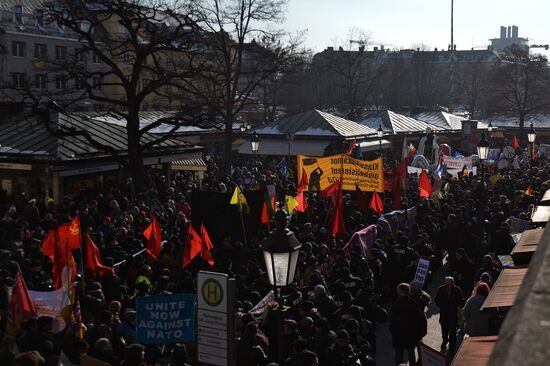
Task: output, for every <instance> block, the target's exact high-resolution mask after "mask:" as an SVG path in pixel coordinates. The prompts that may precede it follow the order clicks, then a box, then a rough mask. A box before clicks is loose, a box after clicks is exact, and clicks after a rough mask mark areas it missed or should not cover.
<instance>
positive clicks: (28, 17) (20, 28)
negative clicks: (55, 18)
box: [0, 0, 78, 40]
mask: <svg viewBox="0 0 550 366" xmlns="http://www.w3.org/2000/svg"><path fill="white" fill-rule="evenodd" d="M47 2H48V1H46V0H1V1H0V28H1V29H3V30H5V31H10V32H17V33H22V34H34V35H43V36H44V35H47V36H52V37H57V38H65V39H72V40H76V39H77V38H78V36H77V35H76V33H74V32H72V31H70V30H68V29H60V28H58V27H57V24H54V23H53V22H52V23H48V21H47V20H44V24H43V25H40V26H39V25H38V23H37V17H36V15H37V14H38V11H39V10H45V9H46V7H47V6H48V5H47ZM17 5H21V14H22V15H21V18H22V22H21V23H16V22H14V21H13V13H14V10H15V6H17Z"/></svg>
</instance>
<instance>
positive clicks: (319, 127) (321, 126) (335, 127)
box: [256, 109, 376, 138]
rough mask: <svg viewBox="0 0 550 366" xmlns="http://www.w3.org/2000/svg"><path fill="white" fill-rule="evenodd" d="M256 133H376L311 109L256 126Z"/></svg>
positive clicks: (344, 135) (362, 134) (355, 135)
mask: <svg viewBox="0 0 550 366" xmlns="http://www.w3.org/2000/svg"><path fill="white" fill-rule="evenodd" d="M256 132H257V133H258V135H281V136H286V135H287V134H289V133H290V134H294V136H308V137H319V138H320V137H330V138H335V137H336V138H353V137H362V136H369V135H376V130H374V129H372V128H369V127H367V126H363V125H361V124H358V123H356V122H353V121H350V120H348V119H345V118H342V117H337V116H335V115H332V114H330V113H326V112H322V111H319V110H317V109H313V110H310V111H307V112H302V113H298V114H294V115H292V116H288V117H284V118H282V119H280V120H278V121H275V122H272V123H269V124H267V125H264V126H261V127H259V128H256Z"/></svg>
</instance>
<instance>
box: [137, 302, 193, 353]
mask: <svg viewBox="0 0 550 366" xmlns="http://www.w3.org/2000/svg"><path fill="white" fill-rule="evenodd" d="M195 298H196V295H195V294H175V295H166V296H145V297H138V298H137V299H136V312H137V323H136V341H137V342H139V343H142V344H171V343H191V342H193V338H194V334H195V324H194V321H195Z"/></svg>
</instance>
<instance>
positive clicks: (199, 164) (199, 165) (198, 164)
mask: <svg viewBox="0 0 550 366" xmlns="http://www.w3.org/2000/svg"><path fill="white" fill-rule="evenodd" d="M171 169H172V170H186V171H195V172H205V171H206V163H205V162H204V160H202V159H185V160H174V161H173V162H172V166H171Z"/></svg>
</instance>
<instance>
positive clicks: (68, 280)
mask: <svg viewBox="0 0 550 366" xmlns="http://www.w3.org/2000/svg"><path fill="white" fill-rule="evenodd" d="M65 246H66V249H67V290H69V288H70V284H71V272H70V270H71V269H70V267H71V263H69V261H70V260H71V257H70V254H69V238H67V239H65ZM69 291H70V290H69Z"/></svg>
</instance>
